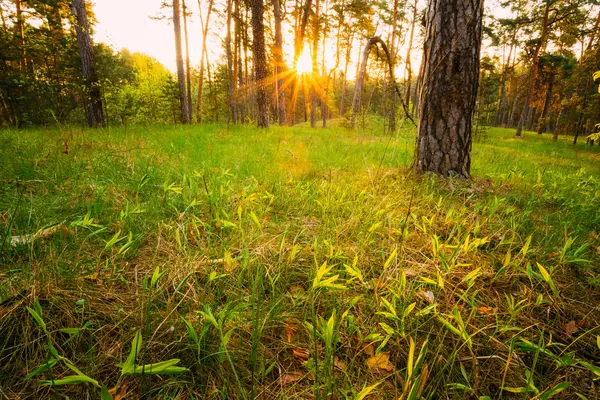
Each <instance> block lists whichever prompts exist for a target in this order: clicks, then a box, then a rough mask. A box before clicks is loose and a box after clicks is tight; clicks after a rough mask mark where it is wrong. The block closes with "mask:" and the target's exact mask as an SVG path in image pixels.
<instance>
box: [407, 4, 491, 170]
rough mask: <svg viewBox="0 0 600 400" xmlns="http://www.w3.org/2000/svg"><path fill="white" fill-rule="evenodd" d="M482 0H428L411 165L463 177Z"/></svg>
mask: <svg viewBox="0 0 600 400" xmlns="http://www.w3.org/2000/svg"><path fill="white" fill-rule="evenodd" d="M482 17H483V0H473V1H471V0H431V1H430V3H429V8H428V12H427V16H426V27H425V43H424V49H423V61H422V62H423V68H422V72H423V76H422V77H421V84H420V87H419V126H418V128H417V131H418V133H419V139H418V146H417V154H416V168H417V170H418V171H420V172H434V173H436V174H439V175H442V176H451V175H454V176H460V177H463V178H468V177H469V175H470V169H471V142H472V123H473V114H474V111H475V100H476V97H477V88H478V84H479V51H480V48H481V22H482Z"/></svg>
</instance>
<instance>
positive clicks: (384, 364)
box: [367, 351, 394, 372]
mask: <svg viewBox="0 0 600 400" xmlns="http://www.w3.org/2000/svg"><path fill="white" fill-rule="evenodd" d="M367 366H368V367H369V369H370V370H371V371H377V372H391V371H393V370H394V364H392V363H391V362H390V353H388V352H387V351H382V352H381V353H378V354H376V355H374V356H373V357H369V358H368V359H367Z"/></svg>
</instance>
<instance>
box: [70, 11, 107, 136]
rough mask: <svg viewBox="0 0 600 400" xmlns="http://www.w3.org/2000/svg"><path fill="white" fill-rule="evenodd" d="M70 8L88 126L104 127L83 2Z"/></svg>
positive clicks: (92, 51)
mask: <svg viewBox="0 0 600 400" xmlns="http://www.w3.org/2000/svg"><path fill="white" fill-rule="evenodd" d="M71 7H72V11H73V15H74V16H75V19H76V23H75V32H76V33H77V45H78V47H79V56H80V58H81V68H82V71H83V77H84V78H85V85H86V90H87V93H86V94H87V101H88V106H87V110H86V112H87V120H88V124H89V126H91V127H101V126H104V115H103V113H102V95H101V93H100V86H99V85H98V75H97V73H96V66H95V63H94V49H93V47H92V39H91V37H90V28H89V25H88V19H87V13H86V10H85V0H73V2H72V3H71Z"/></svg>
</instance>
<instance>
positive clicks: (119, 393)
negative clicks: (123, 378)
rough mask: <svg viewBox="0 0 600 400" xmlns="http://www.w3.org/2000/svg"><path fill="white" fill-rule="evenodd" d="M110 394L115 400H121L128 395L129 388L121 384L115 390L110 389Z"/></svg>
mask: <svg viewBox="0 0 600 400" xmlns="http://www.w3.org/2000/svg"><path fill="white" fill-rule="evenodd" d="M108 393H110V395H111V396H112V398H113V400H121V399H123V398H125V396H126V395H127V386H126V385H124V384H121V385H120V386H118V387H116V386H115V387H114V388H112V389H110V390H109V391H108Z"/></svg>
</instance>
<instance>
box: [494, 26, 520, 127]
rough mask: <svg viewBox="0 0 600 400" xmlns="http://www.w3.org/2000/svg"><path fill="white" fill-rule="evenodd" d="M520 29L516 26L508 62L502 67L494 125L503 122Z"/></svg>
mask: <svg viewBox="0 0 600 400" xmlns="http://www.w3.org/2000/svg"><path fill="white" fill-rule="evenodd" d="M517 31H518V29H516V28H515V30H514V32H513V36H512V40H511V42H510V49H509V51H508V58H507V60H506V63H505V64H504V65H503V67H502V74H501V76H500V90H499V92H500V93H499V96H498V106H497V108H496V115H495V116H494V126H498V125H500V124H501V122H502V116H503V114H504V109H505V107H506V80H507V79H508V70H509V69H510V60H511V58H512V52H513V49H514V47H515V46H514V43H515V39H516V36H517Z"/></svg>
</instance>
